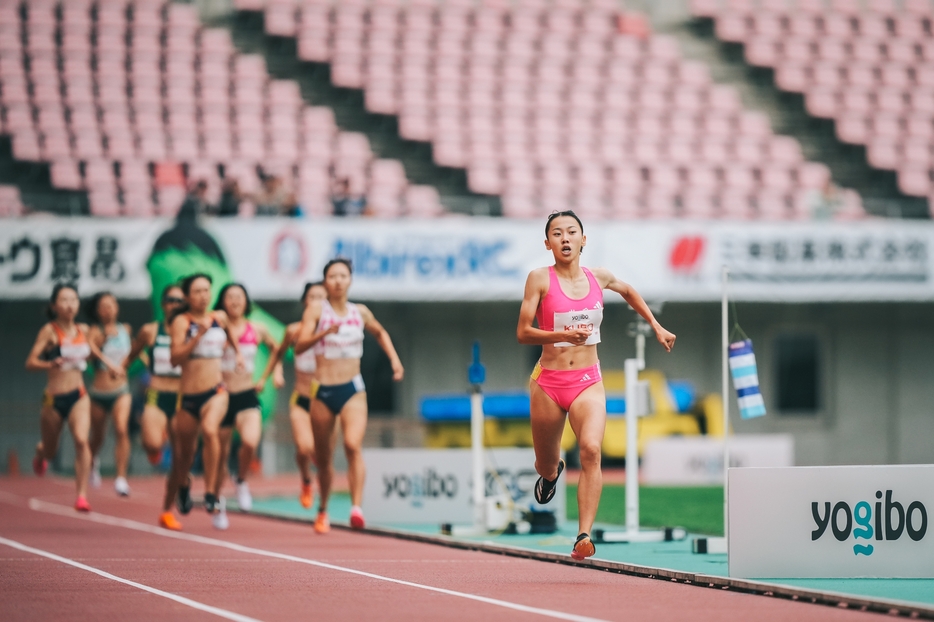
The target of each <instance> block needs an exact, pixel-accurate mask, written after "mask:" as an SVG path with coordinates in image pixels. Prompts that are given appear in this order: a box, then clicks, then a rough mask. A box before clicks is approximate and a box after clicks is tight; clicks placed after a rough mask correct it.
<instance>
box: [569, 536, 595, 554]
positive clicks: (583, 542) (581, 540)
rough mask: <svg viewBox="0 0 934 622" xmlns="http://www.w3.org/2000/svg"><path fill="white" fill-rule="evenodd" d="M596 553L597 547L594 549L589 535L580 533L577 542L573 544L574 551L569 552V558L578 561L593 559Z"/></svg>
mask: <svg viewBox="0 0 934 622" xmlns="http://www.w3.org/2000/svg"><path fill="white" fill-rule="evenodd" d="M596 552H597V547H595V546H594V545H593V542H592V541H591V540H590V534H586V533H582V534H580V535H579V536H577V541H576V542H575V543H574V550H572V551H571V557H573V558H574V559H576V560H578V561H580V560H582V559H587V558H588V557H593V556H594V554H595V553H596Z"/></svg>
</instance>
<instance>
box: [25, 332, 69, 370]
mask: <svg viewBox="0 0 934 622" xmlns="http://www.w3.org/2000/svg"><path fill="white" fill-rule="evenodd" d="M51 339H52V326H51V325H49V324H46V325H45V326H43V327H42V328H41V329H40V330H39V334H38V335H36V342H35V343H34V344H32V349H31V350H30V351H29V356H27V357H26V371H48V370H50V369H57V368H58V367H60V366H61V364H62V359H61V358H57V359H55V360H53V361H43V360H42V359H41V358H40V357H41V356H42V353H43V352H44V351H45V349H46V348H48V347H49V342H50V341H51Z"/></svg>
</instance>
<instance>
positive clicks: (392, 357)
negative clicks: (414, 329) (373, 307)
mask: <svg viewBox="0 0 934 622" xmlns="http://www.w3.org/2000/svg"><path fill="white" fill-rule="evenodd" d="M357 309H359V310H360V316H361V317H362V318H363V327H364V328H365V329H366V330H367V331H368V332H369V333H370V334H371V335H373V336H374V337H376V342H377V343H378V344H379V347H381V348H382V349H383V352H385V353H386V356H388V357H389V363H390V364H391V365H392V379H393V380H395V381H396V382H399V381H400V380H402V377H403V376H404V375H405V369H403V367H402V361H401V360H399V355H398V354H397V353H396V348H395V346H393V345H392V339H391V338H390V337H389V332H388V331H387V330H386V329H385V328H383V325H382V324H380V323H379V322H378V321H377V319H376V317H375V316H374V315H373V312H372V311H370V310H369V309H368V308H367V307H366V306H364V305H361V304H358V305H357Z"/></svg>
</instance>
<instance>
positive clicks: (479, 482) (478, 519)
mask: <svg viewBox="0 0 934 622" xmlns="http://www.w3.org/2000/svg"><path fill="white" fill-rule="evenodd" d="M470 450H471V452H470V455H471V463H472V464H471V466H472V467H473V523H474V527H476V528H478V529H486V477H485V474H484V469H483V392H482V391H481V389H480V385H474V389H473V393H471V395H470Z"/></svg>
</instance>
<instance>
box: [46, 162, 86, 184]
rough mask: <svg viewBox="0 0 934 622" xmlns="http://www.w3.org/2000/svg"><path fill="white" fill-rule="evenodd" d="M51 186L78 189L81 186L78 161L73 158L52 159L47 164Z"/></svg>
mask: <svg viewBox="0 0 934 622" xmlns="http://www.w3.org/2000/svg"><path fill="white" fill-rule="evenodd" d="M49 179H50V181H51V182H52V186H53V187H55V188H62V189H64V190H80V189H81V188H82V186H83V182H82V180H81V172H80V170H79V169H78V162H77V161H75V160H70V159H68V160H52V162H51V164H50V165H49Z"/></svg>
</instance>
